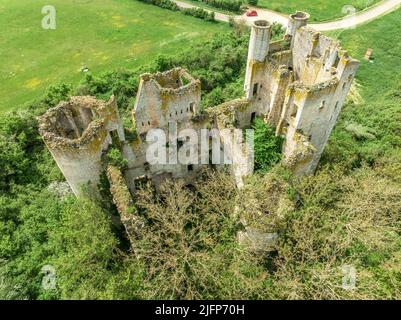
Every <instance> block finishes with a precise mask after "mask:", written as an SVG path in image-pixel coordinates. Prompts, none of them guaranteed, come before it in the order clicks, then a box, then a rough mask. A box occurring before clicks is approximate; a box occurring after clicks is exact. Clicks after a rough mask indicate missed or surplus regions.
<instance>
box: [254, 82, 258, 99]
mask: <svg viewBox="0 0 401 320" xmlns="http://www.w3.org/2000/svg"><path fill="white" fill-rule="evenodd" d="M258 88H259V83H255V84H254V85H253V96H256V95H257V94H258Z"/></svg>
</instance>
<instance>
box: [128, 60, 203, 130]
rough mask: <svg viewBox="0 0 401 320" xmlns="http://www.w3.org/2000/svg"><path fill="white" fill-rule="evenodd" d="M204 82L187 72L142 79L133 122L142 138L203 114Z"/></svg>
mask: <svg viewBox="0 0 401 320" xmlns="http://www.w3.org/2000/svg"><path fill="white" fill-rule="evenodd" d="M200 97H201V90H200V81H199V80H195V79H194V78H192V77H191V76H190V75H189V74H188V73H187V72H186V70H184V69H181V68H176V69H173V70H170V71H167V72H164V73H157V74H154V75H152V74H143V75H141V79H140V83H139V89H138V93H137V99H136V103H135V107H134V110H133V118H134V122H135V125H136V130H137V132H138V134H143V133H146V132H147V131H148V130H150V129H152V128H164V127H166V126H167V125H168V122H169V121H174V122H182V121H190V119H191V118H192V117H194V116H196V115H197V114H198V113H199V107H200Z"/></svg>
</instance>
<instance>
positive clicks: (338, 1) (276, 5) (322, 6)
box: [259, 0, 379, 21]
mask: <svg viewBox="0 0 401 320" xmlns="http://www.w3.org/2000/svg"><path fill="white" fill-rule="evenodd" d="M377 2H379V0H335V1H333V0H332V1H329V0H312V1H311V0H296V1H294V0H259V6H260V7H262V8H267V9H271V10H274V11H278V12H282V13H286V14H288V13H293V12H295V11H297V10H298V11H306V12H309V13H310V15H311V21H325V20H333V19H336V18H341V17H344V16H345V15H347V12H346V11H345V12H343V7H344V6H349V5H351V6H353V7H354V8H355V9H356V10H357V11H359V10H363V9H365V8H366V7H368V6H371V5H373V4H375V3H377Z"/></svg>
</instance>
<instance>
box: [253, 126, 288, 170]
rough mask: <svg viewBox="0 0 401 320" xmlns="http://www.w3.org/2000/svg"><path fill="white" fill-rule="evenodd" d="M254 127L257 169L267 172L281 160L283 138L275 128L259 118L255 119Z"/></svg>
mask: <svg viewBox="0 0 401 320" xmlns="http://www.w3.org/2000/svg"><path fill="white" fill-rule="evenodd" d="M253 129H254V130H255V132H254V137H255V142H254V150H255V170H256V171H259V172H267V171H269V170H270V169H271V168H272V167H273V166H274V165H275V164H277V163H278V162H279V161H280V160H281V149H282V145H283V138H281V137H276V135H275V130H274V129H273V128H271V127H270V126H269V125H267V124H266V123H264V121H263V120H261V119H259V118H257V119H256V120H255V122H254V124H253Z"/></svg>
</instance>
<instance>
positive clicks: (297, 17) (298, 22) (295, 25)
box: [286, 11, 310, 48]
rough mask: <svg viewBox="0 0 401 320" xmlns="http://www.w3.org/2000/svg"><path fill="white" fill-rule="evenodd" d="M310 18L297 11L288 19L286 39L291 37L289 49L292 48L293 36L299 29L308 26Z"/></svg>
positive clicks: (307, 14) (304, 13)
mask: <svg viewBox="0 0 401 320" xmlns="http://www.w3.org/2000/svg"><path fill="white" fill-rule="evenodd" d="M309 18H310V15H309V13H306V12H301V11H297V12H296V13H294V14H291V15H290V17H289V19H288V27H287V32H286V37H291V39H292V41H291V48H292V46H293V41H294V36H295V33H296V31H297V30H298V29H299V28H302V27H305V26H306V25H308V20H309Z"/></svg>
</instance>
